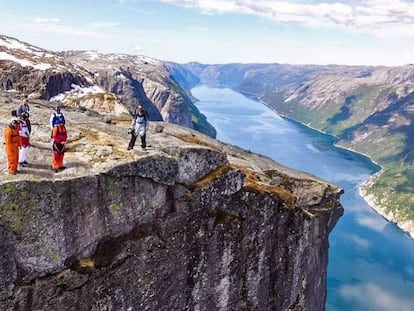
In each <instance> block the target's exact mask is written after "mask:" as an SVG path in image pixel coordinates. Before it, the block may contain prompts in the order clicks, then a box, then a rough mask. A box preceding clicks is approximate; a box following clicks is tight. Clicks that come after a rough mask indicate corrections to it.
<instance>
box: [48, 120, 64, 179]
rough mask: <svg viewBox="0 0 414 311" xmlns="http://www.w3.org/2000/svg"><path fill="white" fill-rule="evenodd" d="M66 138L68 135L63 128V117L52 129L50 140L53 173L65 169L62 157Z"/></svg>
mask: <svg viewBox="0 0 414 311" xmlns="http://www.w3.org/2000/svg"><path fill="white" fill-rule="evenodd" d="M67 138H68V134H67V131H66V127H65V119H64V118H63V116H62V117H61V118H60V119H59V122H58V124H57V125H55V126H54V127H53V130H52V139H53V158H52V169H53V170H54V171H55V173H57V172H59V171H61V170H64V169H65V168H66V167H65V166H64V165H63V156H64V155H65V144H66V140H67Z"/></svg>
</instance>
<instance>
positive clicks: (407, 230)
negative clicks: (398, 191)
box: [242, 93, 414, 240]
mask: <svg viewBox="0 0 414 311" xmlns="http://www.w3.org/2000/svg"><path fill="white" fill-rule="evenodd" d="M242 94H243V93H242ZM243 95H245V94H243ZM245 96H246V95H245ZM255 99H256V100H257V101H258V102H260V103H262V104H263V105H265V106H266V107H267V108H269V109H270V110H272V111H273V112H275V113H276V114H277V115H279V116H280V117H282V118H285V119H289V120H291V121H294V122H297V123H298V124H301V125H303V126H306V127H307V128H310V129H312V130H315V131H317V132H319V133H321V134H324V135H329V136H331V137H333V138H335V139H337V137H336V136H334V135H331V134H329V133H325V132H323V131H322V130H319V129H317V128H314V127H312V126H309V125H307V124H305V123H303V122H300V121H298V120H296V119H293V118H291V117H288V116H286V115H284V114H280V113H279V112H277V111H276V110H275V109H274V108H272V107H271V106H270V105H269V104H267V103H265V102H264V101H262V100H261V99H260V98H257V97H255ZM333 145H334V146H335V147H336V148H340V149H343V150H347V151H351V152H354V153H357V154H359V155H362V156H364V157H366V158H367V159H369V160H370V161H371V162H372V163H373V164H375V165H376V166H378V167H379V171H378V172H376V173H374V174H373V175H371V176H370V177H369V178H368V179H367V180H366V181H364V182H362V183H360V184H359V185H358V194H359V195H360V196H361V197H362V198H363V199H364V201H365V202H366V203H367V205H368V206H369V207H370V208H371V209H373V210H374V211H375V212H376V213H377V214H378V215H380V216H381V217H383V218H384V219H385V220H386V221H388V222H390V223H393V224H395V225H396V226H397V227H398V228H399V229H400V230H401V231H402V232H403V233H404V234H406V235H407V236H408V237H409V238H411V239H413V240H414V221H397V220H396V219H395V217H394V215H393V213H392V212H391V213H387V212H386V211H385V208H384V207H381V206H379V205H378V204H376V203H375V201H376V198H375V197H374V196H373V195H368V194H366V191H365V187H368V186H369V185H370V184H371V183H372V182H373V180H374V179H375V178H377V177H379V176H380V175H381V174H382V172H383V168H382V166H381V165H380V164H378V163H377V162H375V161H374V160H373V159H372V158H371V157H370V156H369V155H367V154H364V153H361V152H357V151H355V150H353V149H352V148H345V147H342V146H339V145H338V144H336V143H334V144H333Z"/></svg>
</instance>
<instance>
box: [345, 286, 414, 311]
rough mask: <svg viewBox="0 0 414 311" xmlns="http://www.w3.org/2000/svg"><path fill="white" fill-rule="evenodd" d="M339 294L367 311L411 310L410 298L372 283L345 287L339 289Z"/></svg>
mask: <svg viewBox="0 0 414 311" xmlns="http://www.w3.org/2000/svg"><path fill="white" fill-rule="evenodd" d="M339 292H340V294H341V295H342V296H343V297H345V298H346V299H350V300H356V301H358V304H359V305H360V306H362V307H364V308H365V309H367V310H377V311H387V310H399V311H412V310H413V304H414V301H413V299H412V298H411V299H410V298H408V297H401V296H400V295H398V294H397V293H395V292H391V291H387V290H385V289H384V288H382V287H380V286H378V285H376V284H372V283H368V284H358V285H345V286H342V287H341V288H340V289H339Z"/></svg>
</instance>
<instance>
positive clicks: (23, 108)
mask: <svg viewBox="0 0 414 311" xmlns="http://www.w3.org/2000/svg"><path fill="white" fill-rule="evenodd" d="M24 113H26V114H27V118H26V125H27V128H28V129H29V134H30V133H31V132H32V125H31V123H30V119H29V117H30V106H29V100H28V99H25V100H24V101H23V103H22V104H21V105H20V107H19V109H17V116H18V117H21V116H22V115H23V114H24Z"/></svg>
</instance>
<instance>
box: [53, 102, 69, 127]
mask: <svg viewBox="0 0 414 311" xmlns="http://www.w3.org/2000/svg"><path fill="white" fill-rule="evenodd" d="M61 119H62V120H63V124H64V125H65V124H66V118H65V115H64V114H63V112H62V111H61V109H60V107H59V106H56V107H55V108H54V109H53V112H52V114H51V115H50V129H51V130H53V128H54V127H55V126H56V125H58V124H59V122H60V120H61Z"/></svg>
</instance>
